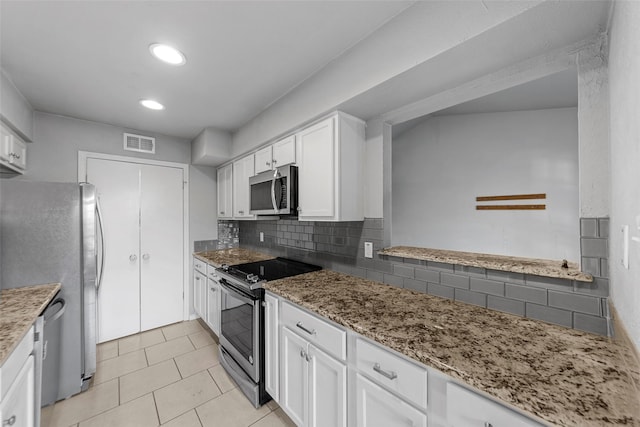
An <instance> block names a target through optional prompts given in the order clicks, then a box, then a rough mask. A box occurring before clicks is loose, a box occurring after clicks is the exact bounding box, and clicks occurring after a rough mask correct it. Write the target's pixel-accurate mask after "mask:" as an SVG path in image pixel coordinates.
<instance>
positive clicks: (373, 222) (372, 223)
mask: <svg viewBox="0 0 640 427" xmlns="http://www.w3.org/2000/svg"><path fill="white" fill-rule="evenodd" d="M363 227H364V228H377V229H380V230H381V229H382V228H383V227H384V219H383V218H365V219H364V224H363Z"/></svg>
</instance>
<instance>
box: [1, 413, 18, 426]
mask: <svg viewBox="0 0 640 427" xmlns="http://www.w3.org/2000/svg"><path fill="white" fill-rule="evenodd" d="M15 423H16V416H15V415H11V417H9V418H7V419H6V420H3V421H2V427H4V426H12V425H14V424H15Z"/></svg>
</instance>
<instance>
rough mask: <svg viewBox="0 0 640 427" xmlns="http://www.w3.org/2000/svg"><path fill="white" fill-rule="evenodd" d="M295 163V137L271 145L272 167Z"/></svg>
mask: <svg viewBox="0 0 640 427" xmlns="http://www.w3.org/2000/svg"><path fill="white" fill-rule="evenodd" d="M295 162H296V136H295V135H291V136H288V137H286V138H284V139H281V140H280V141H278V142H276V143H275V144H273V167H274V168H275V167H278V166H285V165H290V164H292V163H295Z"/></svg>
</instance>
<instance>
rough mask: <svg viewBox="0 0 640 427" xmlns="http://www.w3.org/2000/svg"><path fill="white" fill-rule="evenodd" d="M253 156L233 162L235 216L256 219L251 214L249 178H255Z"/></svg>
mask: <svg viewBox="0 0 640 427" xmlns="http://www.w3.org/2000/svg"><path fill="white" fill-rule="evenodd" d="M253 171H254V165H253V154H252V155H250V156H246V157H243V158H242V159H240V160H238V161H235V162H233V216H234V218H241V219H244V218H254V215H252V214H251V213H249V208H250V205H249V194H250V192H249V177H251V176H253V175H254V174H253Z"/></svg>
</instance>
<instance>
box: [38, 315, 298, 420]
mask: <svg viewBox="0 0 640 427" xmlns="http://www.w3.org/2000/svg"><path fill="white" fill-rule="evenodd" d="M158 425H163V426H165V425H166V426H176V427H209V426H211V427H214V426H215V427H248V426H251V427H291V426H294V424H293V422H291V420H290V419H289V418H288V417H287V416H286V415H285V414H284V412H283V411H282V409H280V408H279V407H278V405H277V404H276V403H274V402H269V403H268V404H266V405H264V406H262V407H261V408H259V409H255V408H254V407H253V406H252V405H251V404H250V403H249V401H248V400H247V399H246V398H245V397H244V395H243V394H242V393H241V392H240V391H239V390H238V388H237V387H236V384H235V383H234V382H233V380H231V378H229V377H228V376H227V374H226V373H225V371H224V369H223V368H222V366H221V365H220V363H219V361H218V345H217V344H216V341H215V340H214V339H213V337H212V336H211V335H210V333H209V331H208V330H206V329H205V328H203V327H202V325H201V324H200V323H199V322H198V321H197V320H192V321H188V322H181V323H176V324H173V325H169V326H166V327H163V328H159V329H154V330H151V331H147V332H143V333H140V334H136V335H132V336H129V337H125V338H121V339H119V340H114V341H110V342H106V343H103V344H99V345H98V364H97V369H96V375H95V377H94V380H93V383H92V385H91V387H90V388H89V389H88V390H87V391H85V392H84V393H80V394H78V395H76V396H73V397H72V398H70V399H67V400H63V401H60V402H58V403H56V404H55V405H51V406H48V407H46V408H43V410H42V422H41V426H42V427H69V426H74V427H97V426H100V427H107V426H113V427H116V426H117V427H121V426H123V427H126V426H132V427H133V426H135V427H146V426H158Z"/></svg>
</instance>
